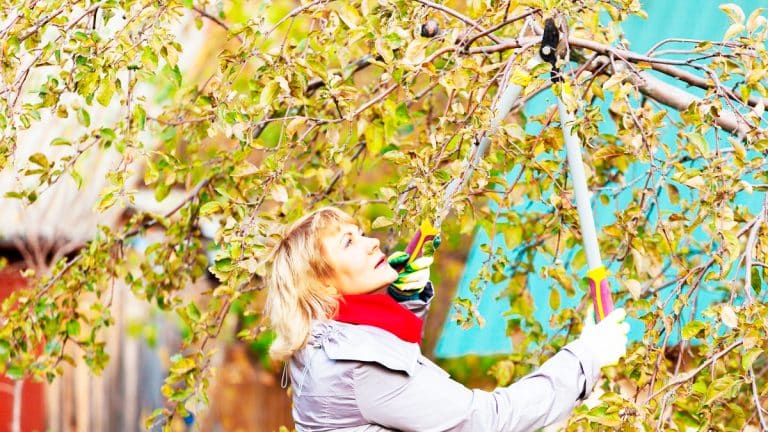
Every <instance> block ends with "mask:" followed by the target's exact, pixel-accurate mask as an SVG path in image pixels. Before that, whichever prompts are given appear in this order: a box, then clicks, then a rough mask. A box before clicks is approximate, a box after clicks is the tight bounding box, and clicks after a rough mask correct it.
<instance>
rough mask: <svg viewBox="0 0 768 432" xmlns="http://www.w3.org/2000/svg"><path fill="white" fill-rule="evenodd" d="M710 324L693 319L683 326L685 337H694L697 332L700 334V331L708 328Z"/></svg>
mask: <svg viewBox="0 0 768 432" xmlns="http://www.w3.org/2000/svg"><path fill="white" fill-rule="evenodd" d="M707 327H708V326H707V324H705V323H703V322H701V321H691V322H689V323H688V324H686V325H685V327H683V331H682V333H683V339H686V340H688V339H692V338H694V337H696V335H697V334H699V332H700V331H702V330H704V329H706V328H707Z"/></svg>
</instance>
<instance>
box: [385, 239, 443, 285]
mask: <svg viewBox="0 0 768 432" xmlns="http://www.w3.org/2000/svg"><path fill="white" fill-rule="evenodd" d="M439 246H440V236H437V237H435V239H434V240H433V241H432V242H430V244H427V245H424V255H422V256H420V257H418V258H416V259H414V260H413V261H411V262H410V263H409V262H408V260H409V259H410V257H411V256H410V255H409V254H408V253H406V252H403V251H397V252H395V253H393V254H392V255H390V256H389V257H388V258H387V262H389V265H390V266H392V267H394V268H399V267H403V265H405V267H403V270H402V271H401V272H400V274H399V275H398V277H397V280H395V281H394V282H392V285H390V286H389V288H390V293H392V294H393V295H394V297H395V298H397V299H398V300H407V299H412V298H416V297H418V295H419V294H420V293H421V292H422V291H423V290H424V287H425V286H426V285H427V283H428V282H429V267H430V266H431V265H432V263H433V262H434V258H433V254H434V252H435V249H437V248H438V247H439ZM406 263H407V264H406Z"/></svg>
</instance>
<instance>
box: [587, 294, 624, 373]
mask: <svg viewBox="0 0 768 432" xmlns="http://www.w3.org/2000/svg"><path fill="white" fill-rule="evenodd" d="M626 316H627V312H626V311H625V310H624V308H618V309H614V310H613V312H611V313H609V314H608V316H606V317H605V319H604V320H602V321H600V322H599V323H597V324H595V313H594V312H593V310H592V307H591V306H590V307H589V311H588V312H587V319H586V321H584V329H583V330H582V331H581V336H579V339H581V340H582V341H584V344H585V345H586V346H587V348H588V349H589V350H590V351H591V352H592V355H593V356H594V359H595V361H596V362H597V364H598V365H599V366H600V367H601V368H602V367H603V366H610V365H613V364H616V363H618V362H619V359H620V358H622V357H624V355H625V354H626V353H627V333H629V324H627V323H626V322H624V318H625V317H626Z"/></svg>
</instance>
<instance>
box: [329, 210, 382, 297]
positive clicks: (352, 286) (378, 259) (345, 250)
mask: <svg viewBox="0 0 768 432" xmlns="http://www.w3.org/2000/svg"><path fill="white" fill-rule="evenodd" d="M321 241H322V243H323V248H324V250H325V253H326V254H327V257H326V259H327V260H328V262H329V263H330V264H331V266H332V267H333V269H334V274H333V277H332V278H331V280H330V281H328V283H329V284H331V285H332V286H333V287H335V288H336V289H337V290H338V291H339V294H342V295H349V294H371V293H375V292H384V290H385V289H386V288H387V287H388V286H389V284H391V283H392V282H394V281H395V280H396V279H397V271H396V270H395V269H393V268H392V267H390V265H389V263H388V262H387V257H386V256H385V255H384V253H383V252H382V251H381V249H379V240H378V239H376V238H371V237H366V236H365V235H363V232H362V230H361V229H360V227H358V226H357V225H353V224H344V225H341V226H340V227H339V229H338V230H337V231H336V230H332V231H331V232H330V233H329V234H327V235H325V236H324V237H323V238H322V239H321Z"/></svg>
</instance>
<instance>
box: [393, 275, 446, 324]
mask: <svg viewBox="0 0 768 432" xmlns="http://www.w3.org/2000/svg"><path fill="white" fill-rule="evenodd" d="M388 292H389V295H390V296H392V298H394V299H395V300H396V301H397V302H398V303H400V304H401V305H402V306H403V307H404V308H406V309H408V310H409V311H411V312H413V313H414V314H416V316H417V317H419V318H421V319H422V320H424V319H425V318H426V316H427V312H429V304H430V303H431V302H432V299H433V298H434V297H435V289H434V287H433V286H432V282H431V281H430V282H427V285H426V286H424V289H423V290H422V291H421V292H420V293H419V294H417V295H415V296H413V297H407V298H405V297H400V296H398V295H397V293H395V292H394V291H392V290H388Z"/></svg>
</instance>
